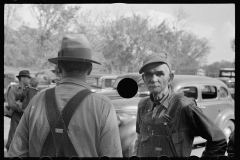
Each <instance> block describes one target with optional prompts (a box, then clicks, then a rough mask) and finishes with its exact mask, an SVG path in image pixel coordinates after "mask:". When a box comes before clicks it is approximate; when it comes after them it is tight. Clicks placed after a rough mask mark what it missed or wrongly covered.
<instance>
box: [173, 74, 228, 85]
mask: <svg viewBox="0 0 240 160" xmlns="http://www.w3.org/2000/svg"><path fill="white" fill-rule="evenodd" d="M179 83H181V84H191V83H206V84H221V85H223V86H225V87H227V86H226V84H225V83H224V82H222V81H220V80H219V79H216V78H212V77H206V76H198V75H175V76H174V79H173V81H172V82H171V86H172V87H173V88H174V87H175V86H176V85H178V84H179Z"/></svg>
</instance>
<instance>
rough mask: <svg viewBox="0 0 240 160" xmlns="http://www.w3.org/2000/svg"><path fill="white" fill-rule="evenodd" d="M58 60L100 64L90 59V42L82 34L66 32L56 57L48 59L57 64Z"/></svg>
mask: <svg viewBox="0 0 240 160" xmlns="http://www.w3.org/2000/svg"><path fill="white" fill-rule="evenodd" d="M59 60H64V61H82V62H91V63H96V64H100V65H101V63H99V62H97V61H94V60H93V59H92V49H91V46H90V43H89V41H88V39H87V38H86V37H85V36H84V35H83V34H66V35H65V36H64V37H63V39H62V44H61V49H60V51H59V52H58V57H56V58H49V59H48V61H49V62H51V63H54V64H57V63H58V61H59Z"/></svg>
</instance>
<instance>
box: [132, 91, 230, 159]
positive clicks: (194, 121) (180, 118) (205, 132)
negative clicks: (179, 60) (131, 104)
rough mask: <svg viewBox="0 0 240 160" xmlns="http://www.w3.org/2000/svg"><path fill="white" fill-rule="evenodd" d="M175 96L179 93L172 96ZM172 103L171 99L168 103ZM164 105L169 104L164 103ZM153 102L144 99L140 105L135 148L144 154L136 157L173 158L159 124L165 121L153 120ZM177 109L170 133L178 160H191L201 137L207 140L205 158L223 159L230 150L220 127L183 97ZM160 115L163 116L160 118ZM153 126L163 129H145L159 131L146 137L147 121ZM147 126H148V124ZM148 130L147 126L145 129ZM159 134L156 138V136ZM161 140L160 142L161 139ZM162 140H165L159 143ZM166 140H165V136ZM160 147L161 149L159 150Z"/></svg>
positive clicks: (203, 155)
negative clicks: (220, 157)
mask: <svg viewBox="0 0 240 160" xmlns="http://www.w3.org/2000/svg"><path fill="white" fill-rule="evenodd" d="M170 94H172V96H175V94H176V93H174V92H170ZM167 100H168V101H171V98H168V99H167ZM164 103H165V104H169V103H170V102H169V103H166V102H164ZM151 104H153V103H152V101H151V100H150V98H149V97H147V98H144V99H142V100H141V101H140V102H139V104H138V107H139V108H138V113H137V124H136V132H137V133H138V134H139V136H138V139H137V141H136V146H138V148H136V149H139V146H141V147H140V148H142V149H141V151H140V152H138V153H137V156H143V157H159V156H161V155H163V154H164V155H167V156H169V157H173V153H172V150H170V145H169V141H168V139H167V138H166V139H165V140H164V138H162V137H164V136H163V135H161V136H160V135H159V134H162V133H163V134H164V133H165V132H166V131H165V130H164V127H162V126H161V125H160V124H159V123H160V122H161V121H162V120H161V117H160V116H159V117H158V116H156V117H158V118H155V119H152V113H151V112H152V111H151V110H149V108H151ZM175 105H177V109H176V113H175V115H174V117H172V118H173V121H172V122H171V123H170V124H169V130H170V131H171V132H170V133H171V138H172V140H173V143H174V147H175V149H176V151H177V156H178V157H189V156H190V154H191V151H192V144H193V140H194V137H195V136H201V137H202V138H204V139H206V140H207V142H206V148H205V150H204V151H203V153H202V157H206V156H210V157H212V156H220V155H224V154H225V152H226V148H227V142H226V137H225V135H224V133H223V132H222V131H221V129H220V128H219V127H217V126H216V125H215V124H214V123H213V122H212V121H211V120H210V119H209V118H207V117H206V116H205V115H204V114H203V112H202V110H201V109H199V108H198V107H197V106H196V104H195V103H194V102H193V101H192V100H190V99H188V98H187V97H185V96H183V97H181V98H179V99H177V100H176V103H175ZM160 115H161V114H160ZM145 120H146V121H148V122H147V124H149V122H151V123H152V124H154V125H155V126H156V125H159V127H162V129H157V127H154V126H151V125H150V126H149V127H145V128H148V130H151V128H155V129H157V130H158V131H150V132H149V133H152V134H148V135H144V134H143V133H141V131H146V130H147V129H145V130H144V129H142V128H141V126H144V125H142V123H143V122H144V121H145ZM145 124H146V123H145ZM145 126H146V125H145ZM154 134H156V135H154ZM158 137H159V138H158ZM160 137H161V138H162V140H159V139H160ZM165 137H166V136H165ZM159 141H161V142H159ZM159 145H160V146H159Z"/></svg>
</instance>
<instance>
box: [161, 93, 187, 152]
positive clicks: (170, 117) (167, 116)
mask: <svg viewBox="0 0 240 160" xmlns="http://www.w3.org/2000/svg"><path fill="white" fill-rule="evenodd" d="M181 97H183V95H182V94H176V95H174V96H173V98H172V99H171V101H170V104H169V106H168V109H167V111H166V113H165V114H164V118H165V120H166V121H165V122H164V126H165V128H166V131H167V134H168V137H169V141H170V147H171V149H172V152H173V155H174V157H178V155H177V151H176V149H175V147H174V144H173V141H172V136H171V134H170V132H169V127H168V123H170V122H171V121H172V120H173V119H174V115H175V113H176V110H177V107H178V106H177V105H175V103H176V102H177V100H178V99H179V98H181Z"/></svg>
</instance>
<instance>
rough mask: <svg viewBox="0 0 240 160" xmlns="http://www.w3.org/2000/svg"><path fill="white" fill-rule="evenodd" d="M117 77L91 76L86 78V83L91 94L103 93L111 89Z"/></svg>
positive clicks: (105, 75)
mask: <svg viewBox="0 0 240 160" xmlns="http://www.w3.org/2000/svg"><path fill="white" fill-rule="evenodd" d="M116 78H117V75H111V74H91V75H89V76H87V79H86V82H87V84H88V85H89V86H90V87H91V90H92V91H93V92H101V93H102V92H105V91H108V90H112V89H113V84H114V82H115V80H116Z"/></svg>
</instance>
